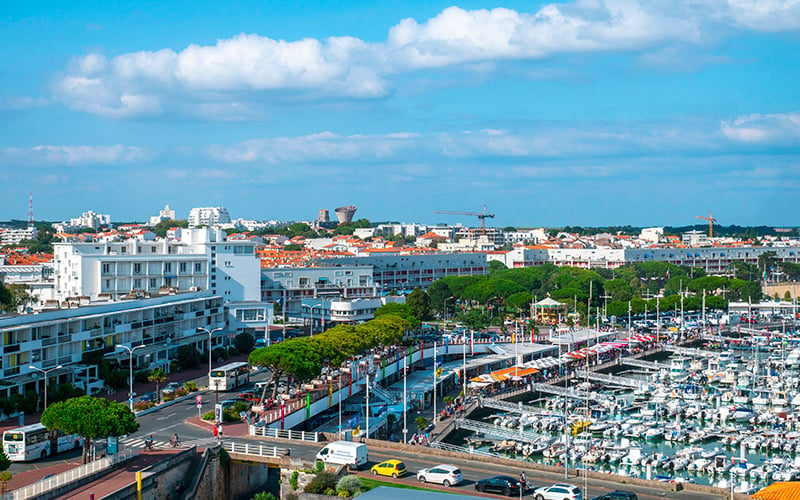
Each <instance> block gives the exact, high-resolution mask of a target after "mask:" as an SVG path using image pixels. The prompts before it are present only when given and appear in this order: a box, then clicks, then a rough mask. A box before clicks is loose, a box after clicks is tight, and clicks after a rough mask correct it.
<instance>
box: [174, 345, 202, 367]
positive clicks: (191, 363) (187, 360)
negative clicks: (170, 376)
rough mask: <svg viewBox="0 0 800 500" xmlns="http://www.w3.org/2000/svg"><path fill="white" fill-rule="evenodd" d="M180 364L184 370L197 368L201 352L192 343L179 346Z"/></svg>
mask: <svg viewBox="0 0 800 500" xmlns="http://www.w3.org/2000/svg"><path fill="white" fill-rule="evenodd" d="M177 360H178V365H179V366H180V367H181V368H182V369H184V370H190V369H192V368H196V367H197V366H198V365H199V364H200V353H199V352H197V349H195V348H194V346H192V345H188V344H184V345H182V346H180V347H178V357H177Z"/></svg>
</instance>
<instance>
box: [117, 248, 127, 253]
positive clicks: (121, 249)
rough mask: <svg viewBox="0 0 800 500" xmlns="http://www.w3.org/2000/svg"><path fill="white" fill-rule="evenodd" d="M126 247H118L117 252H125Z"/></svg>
mask: <svg viewBox="0 0 800 500" xmlns="http://www.w3.org/2000/svg"><path fill="white" fill-rule="evenodd" d="M127 251H128V249H127V248H125V247H120V249H119V253H127Z"/></svg>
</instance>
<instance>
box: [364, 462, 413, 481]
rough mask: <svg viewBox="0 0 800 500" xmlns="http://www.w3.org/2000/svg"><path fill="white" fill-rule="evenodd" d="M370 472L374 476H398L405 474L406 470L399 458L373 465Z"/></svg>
mask: <svg viewBox="0 0 800 500" xmlns="http://www.w3.org/2000/svg"><path fill="white" fill-rule="evenodd" d="M370 472H372V474H373V475H375V476H392V477H394V478H398V477H401V476H405V475H406V473H407V472H408V471H407V470H406V464H404V463H403V462H402V461H401V460H386V461H385V462H381V463H379V464H378V465H373V466H372V469H370Z"/></svg>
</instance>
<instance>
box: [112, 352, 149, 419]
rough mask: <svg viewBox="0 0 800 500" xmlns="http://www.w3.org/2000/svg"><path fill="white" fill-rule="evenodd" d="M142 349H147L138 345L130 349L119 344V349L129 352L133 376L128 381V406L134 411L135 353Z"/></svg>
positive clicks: (129, 364)
mask: <svg viewBox="0 0 800 500" xmlns="http://www.w3.org/2000/svg"><path fill="white" fill-rule="evenodd" d="M140 347H145V345H144V344H141V345H137V346H136V347H128V346H126V345H122V344H117V349H119V348H122V349H125V350H126V351H128V367H129V368H130V370H131V376H130V378H129V379H128V405H129V406H130V408H131V411H133V351H135V350H136V349H139V348H140Z"/></svg>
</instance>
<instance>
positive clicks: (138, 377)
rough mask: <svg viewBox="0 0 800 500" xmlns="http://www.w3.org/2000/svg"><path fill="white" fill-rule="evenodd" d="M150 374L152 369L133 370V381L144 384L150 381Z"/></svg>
mask: <svg viewBox="0 0 800 500" xmlns="http://www.w3.org/2000/svg"><path fill="white" fill-rule="evenodd" d="M149 376H150V370H139V371H138V372H133V381H134V382H136V383H137V384H143V383H145V382H149V380H147V377H149Z"/></svg>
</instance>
